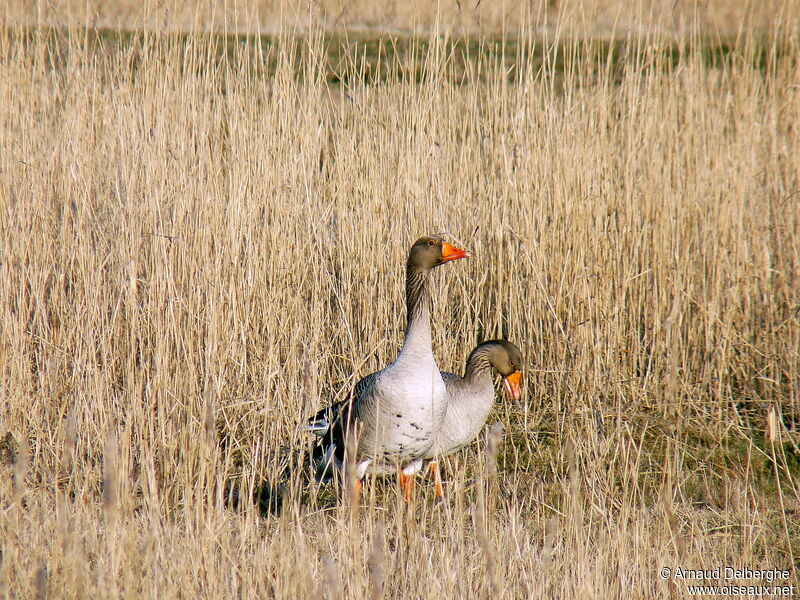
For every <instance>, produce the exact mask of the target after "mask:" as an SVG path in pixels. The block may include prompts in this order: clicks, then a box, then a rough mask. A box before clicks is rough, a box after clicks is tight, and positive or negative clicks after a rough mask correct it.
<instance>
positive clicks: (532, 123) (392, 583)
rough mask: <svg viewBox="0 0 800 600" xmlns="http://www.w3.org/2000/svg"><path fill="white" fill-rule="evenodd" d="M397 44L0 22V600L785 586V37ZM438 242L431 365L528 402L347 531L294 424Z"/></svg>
mask: <svg viewBox="0 0 800 600" xmlns="http://www.w3.org/2000/svg"><path fill="white" fill-rule="evenodd" d="M429 41H430V44H429V45H424V46H419V45H416V44H415V43H407V42H404V41H402V40H400V41H397V40H395V43H394V44H393V43H392V42H391V41H387V42H386V44H385V48H386V49H389V50H391V51H389V50H386V51H385V52H383V53H382V54H378V55H376V56H370V57H367V56H366V55H365V52H364V46H362V45H359V44H357V43H351V44H350V45H349V46H348V45H345V49H344V50H343V51H342V52H341V53H340V54H338V55H337V58H336V60H335V61H331V60H329V58H328V57H329V56H330V48H331V46H333V45H334V44H336V43H337V42H335V41H333V40H331V39H330V38H327V37H324V36H322V35H321V34H317V33H313V32H312V33H309V34H307V35H305V36H303V37H298V38H291V37H284V38H280V39H276V40H267V39H259V38H250V39H242V40H240V41H239V42H238V43H236V44H234V45H232V46H231V47H228V48H227V49H223V48H222V47H221V44H222V43H223V40H222V39H220V38H215V37H210V36H208V35H202V34H199V35H194V36H187V37H183V36H181V37H178V36H172V35H160V34H157V33H151V34H147V35H133V36H130V37H124V38H117V39H115V40H113V41H109V39H105V38H103V39H98V38H96V37H95V34H94V33H91V32H85V31H82V30H71V31H69V32H68V31H64V30H62V31H54V32H49V33H48V32H47V31H45V30H26V29H21V28H17V27H6V28H5V29H3V30H2V40H1V41H0V52H1V53H2V61H0V69H1V70H2V73H1V74H0V123H1V124H2V125H1V126H0V148H2V152H0V227H2V237H1V239H0V252H1V253H2V254H0V334H1V337H0V373H2V375H1V376H0V386H2V387H1V388H0V394H2V398H1V400H0V553H1V554H0V598H24V597H37V598H45V597H51V598H62V597H64V598H123V597H124V598H163V599H167V598H208V599H222V598H231V597H236V598H266V597H277V598H298V597H323V596H326V597H328V598H338V597H341V596H346V597H352V598H362V597H371V598H380V597H387V598H428V597H436V598H466V597H473V596H479V597H487V596H489V597H492V596H494V597H500V596H505V597H514V598H531V597H546V598H559V599H560V598H607V597H619V598H677V597H683V596H684V594H685V589H684V585H683V584H682V583H680V582H678V583H673V582H670V581H664V580H661V579H660V578H659V577H658V570H659V568H661V567H663V566H677V565H681V566H683V567H687V568H700V567H703V568H713V567H717V566H725V565H730V566H747V567H750V568H782V569H790V570H792V571H793V574H792V578H793V579H791V580H790V581H789V582H787V583H795V584H797V574H796V573H795V572H794V566H793V565H797V564H798V561H799V560H800V543H799V542H798V540H800V526H799V523H800V495H799V492H798V486H800V451H798V444H800V434H799V433H798V432H799V429H798V428H799V427H800V356H799V352H798V351H799V349H800V323H799V322H798V308H799V307H800V271H798V269H800V210H798V208H797V207H798V198H800V195H798V194H800V160H798V156H800V135H798V124H800V87H798V86H800V70H799V69H798V58H799V57H800V38H798V36H797V34H796V33H786V32H784V31H782V30H780V29H778V30H772V31H771V32H770V33H769V34H767V35H765V36H763V37H762V36H755V35H749V34H748V33H747V30H746V29H745V30H743V32H742V35H741V36H740V37H738V38H737V39H736V40H734V41H733V42H732V43H731V45H730V47H729V48H728V49H727V50H726V52H725V53H724V54H720V53H717V54H714V53H712V54H710V55H709V54H708V53H704V52H701V51H700V49H699V47H698V46H697V45H696V43H695V42H696V40H692V39H691V38H689V39H683V40H678V43H677V45H673V41H670V40H667V39H665V38H663V37H661V36H660V35H659V34H658V33H657V32H656V31H655V30H653V31H651V32H650V33H649V34H648V35H645V36H643V37H641V38H633V37H631V38H630V39H628V40H627V42H626V43H621V44H618V45H616V46H615V47H614V48H613V49H612V51H611V52H608V48H607V47H606V46H602V45H599V44H593V43H588V44H577V43H572V42H570V41H569V40H568V39H562V40H561V41H560V42H559V43H556V42H558V40H550V41H547V42H534V41H533V40H530V39H521V40H517V43H516V46H515V48H516V50H515V54H514V56H513V60H512V61H511V63H510V64H509V62H508V57H502V58H501V57H500V56H499V55H498V54H497V53H496V52H495V50H494V48H495V47H494V46H488V45H487V46H484V45H480V44H479V45H478V46H477V47H475V46H459V47H458V48H459V49H458V51H457V52H451V51H450V50H451V49H452V46H451V43H450V41H449V40H447V39H444V40H442V39H440V38H436V39H432V40H429ZM469 48H472V49H471V50H469ZM467 50H469V51H468V52H467ZM367 64H369V66H370V68H369V70H367V69H366V66H365V65H367ZM511 67H513V68H511ZM345 71H346V72H347V77H342V73H343V72H345ZM437 231H447V232H449V233H450V234H451V236H452V239H453V240H455V241H456V242H457V243H459V245H462V247H466V248H469V249H470V250H472V251H474V253H475V255H476V258H474V259H473V260H471V261H459V262H458V263H455V264H452V265H448V266H446V267H443V268H441V269H438V270H437V272H436V273H435V279H436V282H437V284H438V286H439V288H440V292H439V294H438V296H437V303H436V307H435V311H434V315H433V323H434V329H435V344H434V347H435V352H436V355H437V357H438V358H439V362H440V365H441V366H442V367H444V368H447V369H448V370H458V369H460V368H461V365H462V363H463V360H464V359H465V357H466V356H467V354H468V352H469V350H470V349H471V348H472V347H473V346H474V345H475V343H476V342H478V341H480V340H481V339H485V338H488V337H494V336H499V335H503V336H507V337H508V338H509V339H511V340H513V341H514V342H516V343H517V344H518V345H519V346H520V347H521V348H522V349H523V351H524V353H525V355H526V357H527V359H528V368H527V370H526V390H527V391H526V393H525V395H524V397H523V401H522V402H521V403H520V404H519V405H512V404H510V403H508V402H507V401H506V400H505V399H503V400H499V401H498V410H497V413H496V415H495V416H494V417H493V418H492V419H491V422H494V421H499V422H501V423H502V424H503V426H504V431H505V433H504V434H503V436H502V439H498V438H497V435H496V434H495V436H494V437H493V440H492V443H490V444H488V446H487V445H486V444H485V440H480V441H479V443H476V444H475V445H474V446H473V447H472V448H470V449H468V450H467V451H465V452H462V453H461V454H459V455H455V456H453V457H452V458H449V459H448V460H446V461H444V464H443V468H444V474H445V478H446V490H447V493H448V496H447V499H446V502H444V503H441V504H437V503H436V502H435V501H434V498H433V490H432V486H431V485H430V482H423V485H422V488H421V490H420V491H418V496H417V503H416V506H415V508H413V509H410V510H407V509H406V508H405V507H404V505H403V502H402V500H400V499H399V496H398V494H397V493H396V491H395V489H394V486H393V483H392V482H391V481H380V480H378V481H371V482H369V483H368V485H367V487H366V488H365V496H364V498H363V503H362V506H361V507H360V508H359V509H358V510H351V508H350V506H348V504H347V503H346V502H341V501H339V499H338V497H337V495H336V493H335V492H334V491H333V490H331V489H322V490H320V489H317V488H316V487H315V486H314V485H311V484H309V481H308V478H307V474H306V469H304V452H305V450H306V448H307V443H308V440H307V438H306V436H304V435H302V434H300V433H298V431H297V425H298V423H300V422H301V421H302V420H303V419H304V418H305V417H307V416H308V415H309V414H311V413H312V411H314V410H316V409H317V408H319V407H320V406H322V405H324V404H326V403H328V402H331V401H332V400H333V399H335V398H337V397H340V396H341V394H343V393H344V392H345V391H346V390H347V388H348V386H349V385H350V384H351V383H352V382H353V381H354V380H355V378H356V377H357V376H358V375H359V374H362V375H363V374H365V373H367V372H369V371H371V370H374V369H375V368H377V367H379V366H380V365H382V364H385V362H386V361H388V360H390V359H391V358H392V357H393V356H394V354H395V353H396V351H397V349H398V347H399V344H400V342H401V337H402V327H403V323H404V315H403V308H402V307H403V301H402V264H403V260H404V257H405V254H406V251H407V248H408V246H409V244H410V243H411V242H412V241H413V239H414V238H415V237H416V236H418V235H420V234H424V233H429V232H437ZM495 431H497V430H495ZM486 447H488V448H489V451H484V450H483V449H484V448H486ZM495 463H496V472H495V470H494V468H493V467H494V465H495ZM234 492H235V493H234ZM251 497H255V501H253V502H251V501H250V498H251ZM234 499H238V502H233V500H234ZM232 504H236V505H237V507H236V508H235V509H234V507H233V506H232ZM744 583H748V582H744ZM749 583H752V581H750V582H749Z"/></svg>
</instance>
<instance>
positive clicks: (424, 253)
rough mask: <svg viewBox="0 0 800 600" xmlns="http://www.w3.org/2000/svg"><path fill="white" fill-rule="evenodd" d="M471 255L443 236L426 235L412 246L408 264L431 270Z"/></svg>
mask: <svg viewBox="0 0 800 600" xmlns="http://www.w3.org/2000/svg"><path fill="white" fill-rule="evenodd" d="M469 256H470V254H469V252H466V251H464V250H461V248H456V247H455V246H453V245H452V244H448V243H447V242H445V241H444V240H443V239H442V236H439V235H431V236H424V237H421V238H419V239H418V240H417V241H416V242H414V245H413V246H411V250H410V251H409V253H408V266H409V267H412V268H416V269H425V270H430V269H433V268H434V267H438V266H439V265H443V264H444V263H446V262H450V261H451V260H457V259H459V258H468V257H469Z"/></svg>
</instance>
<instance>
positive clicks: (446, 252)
mask: <svg viewBox="0 0 800 600" xmlns="http://www.w3.org/2000/svg"><path fill="white" fill-rule="evenodd" d="M469 256H470V254H469V252H467V251H466V250H462V249H461V248H456V247H455V246H453V244H448V243H447V242H442V262H448V261H451V260H457V259H459V258H469Z"/></svg>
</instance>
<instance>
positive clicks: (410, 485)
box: [397, 469, 414, 502]
mask: <svg viewBox="0 0 800 600" xmlns="http://www.w3.org/2000/svg"><path fill="white" fill-rule="evenodd" d="M397 479H398V481H399V483H400V489H401V490H403V499H404V500H405V501H406V502H411V497H412V495H413V494H414V476H413V475H406V474H405V473H403V471H402V470H401V469H398V470H397Z"/></svg>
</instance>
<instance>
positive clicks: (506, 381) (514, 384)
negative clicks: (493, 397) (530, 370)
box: [503, 371, 522, 400]
mask: <svg viewBox="0 0 800 600" xmlns="http://www.w3.org/2000/svg"><path fill="white" fill-rule="evenodd" d="M503 387H504V388H506V392H508V395H509V396H511V398H513V399H514V400H519V399H520V397H521V396H522V371H514V372H513V373H512V374H511V375H509V376H508V377H503Z"/></svg>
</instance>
